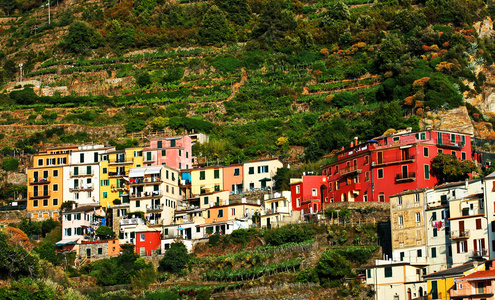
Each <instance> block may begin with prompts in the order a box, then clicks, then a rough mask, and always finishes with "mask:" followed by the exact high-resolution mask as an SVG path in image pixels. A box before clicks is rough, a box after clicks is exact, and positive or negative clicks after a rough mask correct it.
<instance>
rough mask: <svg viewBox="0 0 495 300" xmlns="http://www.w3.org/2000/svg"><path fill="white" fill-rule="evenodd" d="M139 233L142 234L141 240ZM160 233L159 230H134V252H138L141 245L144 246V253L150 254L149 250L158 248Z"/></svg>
mask: <svg viewBox="0 0 495 300" xmlns="http://www.w3.org/2000/svg"><path fill="white" fill-rule="evenodd" d="M141 234H144V241H141ZM160 243H161V233H160V232H159V231H147V232H136V253H137V254H140V250H141V248H142V247H144V248H145V252H146V255H151V250H156V249H158V248H160Z"/></svg>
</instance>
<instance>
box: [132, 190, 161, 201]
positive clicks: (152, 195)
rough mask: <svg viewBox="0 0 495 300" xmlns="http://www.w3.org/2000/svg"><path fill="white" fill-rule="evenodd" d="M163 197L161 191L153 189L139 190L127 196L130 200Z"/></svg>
mask: <svg viewBox="0 0 495 300" xmlns="http://www.w3.org/2000/svg"><path fill="white" fill-rule="evenodd" d="M161 197H163V193H162V192H161V191H153V192H139V193H133V194H131V196H130V197H129V199H131V200H143V199H156V198H161Z"/></svg>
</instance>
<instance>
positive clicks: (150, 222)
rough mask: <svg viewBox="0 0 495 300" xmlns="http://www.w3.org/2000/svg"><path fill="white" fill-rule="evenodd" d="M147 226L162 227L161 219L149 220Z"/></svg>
mask: <svg viewBox="0 0 495 300" xmlns="http://www.w3.org/2000/svg"><path fill="white" fill-rule="evenodd" d="M148 222H149V225H163V219H154V220H149V221H148Z"/></svg>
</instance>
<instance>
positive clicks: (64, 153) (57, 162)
mask: <svg viewBox="0 0 495 300" xmlns="http://www.w3.org/2000/svg"><path fill="white" fill-rule="evenodd" d="M72 150H77V147H61V148H51V149H48V150H46V151H43V152H39V153H38V154H37V155H34V157H33V166H32V167H31V168H28V169H27V180H28V184H27V191H28V202H27V211H28V215H29V216H30V217H31V218H32V219H47V218H53V219H56V218H58V216H59V210H60V206H61V205H62V202H64V199H63V184H64V180H63V179H64V178H63V177H64V176H63V174H64V167H65V168H67V166H68V164H69V154H70V152H71V151H72Z"/></svg>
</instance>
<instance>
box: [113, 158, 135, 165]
mask: <svg viewBox="0 0 495 300" xmlns="http://www.w3.org/2000/svg"><path fill="white" fill-rule="evenodd" d="M133 161H134V157H132V156H126V157H118V158H117V159H114V160H110V161H108V164H109V165H115V164H132V163H133Z"/></svg>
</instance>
